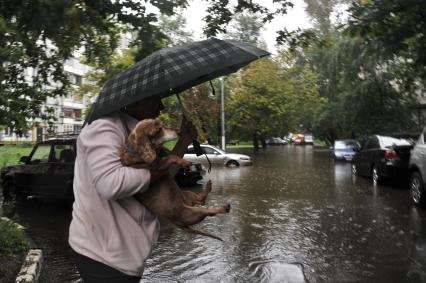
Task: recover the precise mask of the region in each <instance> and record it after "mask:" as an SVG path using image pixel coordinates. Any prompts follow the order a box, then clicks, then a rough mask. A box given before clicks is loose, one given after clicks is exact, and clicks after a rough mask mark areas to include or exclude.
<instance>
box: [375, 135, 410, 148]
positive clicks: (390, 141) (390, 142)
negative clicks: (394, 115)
mask: <svg viewBox="0 0 426 283" xmlns="http://www.w3.org/2000/svg"><path fill="white" fill-rule="evenodd" d="M381 142H382V144H383V146H384V147H391V146H394V145H396V146H403V145H411V143H410V142H409V141H408V140H407V139H396V138H392V137H381Z"/></svg>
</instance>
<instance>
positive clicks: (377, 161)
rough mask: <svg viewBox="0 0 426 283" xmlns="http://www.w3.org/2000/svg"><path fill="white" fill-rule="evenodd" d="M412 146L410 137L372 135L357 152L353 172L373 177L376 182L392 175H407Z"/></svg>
mask: <svg viewBox="0 0 426 283" xmlns="http://www.w3.org/2000/svg"><path fill="white" fill-rule="evenodd" d="M412 148H413V143H412V140H411V139H409V138H395V137H390V136H380V135H374V136H371V137H369V138H368V139H367V141H366V142H365V144H364V145H363V147H362V148H361V150H359V151H358V152H357V153H356V154H355V156H354V158H353V163H352V173H353V174H357V175H363V176H367V177H371V178H372V180H373V183H375V184H376V183H380V182H381V181H382V180H384V179H387V178H390V177H399V178H401V177H406V176H407V173H408V161H409V159H410V150H411V149H412Z"/></svg>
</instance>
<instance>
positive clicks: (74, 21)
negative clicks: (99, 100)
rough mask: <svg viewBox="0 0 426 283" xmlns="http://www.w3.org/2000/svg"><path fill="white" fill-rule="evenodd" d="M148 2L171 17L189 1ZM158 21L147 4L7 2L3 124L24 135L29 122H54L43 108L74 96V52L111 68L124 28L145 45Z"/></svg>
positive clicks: (0, 88) (1, 21) (2, 42)
mask: <svg viewBox="0 0 426 283" xmlns="http://www.w3.org/2000/svg"><path fill="white" fill-rule="evenodd" d="M147 2H150V3H151V4H152V5H153V6H155V7H157V8H159V10H160V12H162V13H168V14H172V13H173V11H174V9H175V8H176V7H178V6H180V7H185V6H186V1H183V0H181V1H168V0H162V1H154V0H152V1H147ZM155 20H156V18H155V16H154V15H153V14H146V13H145V3H142V2H137V1H131V0H124V1H108V0H97V1H76V0H72V1H65V0H58V1H42V0H35V1H22V0H21V1H16V0H5V1H1V2H0V62H2V64H0V81H1V82H2V83H1V85H0V105H1V107H0V124H1V125H7V126H8V127H11V128H13V129H14V130H15V131H16V132H17V133H18V134H24V133H25V132H26V130H27V129H28V127H29V126H30V125H28V122H27V121H28V120H27V119H33V118H41V119H42V120H49V119H51V118H52V117H53V116H52V110H51V109H50V110H49V109H43V108H42V104H43V103H44V102H45V101H46V98H47V97H55V96H58V95H64V94H66V93H67V92H68V90H69V82H68V78H67V75H66V73H65V71H64V70H63V62H64V60H66V59H67V58H70V57H71V56H72V52H73V51H75V50H77V49H79V48H81V47H83V50H84V54H85V56H86V58H87V61H88V62H92V63H97V64H101V63H103V62H108V61H109V58H110V55H111V54H112V53H113V51H114V50H115V49H116V47H117V45H118V34H119V33H120V32H121V30H122V28H121V27H123V26H126V27H128V28H130V30H132V31H141V32H140V38H139V39H140V40H147V39H146V38H144V37H143V36H144V35H145V34H143V32H142V31H153V30H155V28H154V26H155V25H154V24H155ZM138 43H140V41H138ZM150 44H151V43H150V42H148V40H147V41H146V43H145V45H144V49H143V51H144V52H151V51H152V50H149V49H148V48H147V46H150ZM26 72H34V73H35V74H34V75H33V76H32V75H28V76H26Z"/></svg>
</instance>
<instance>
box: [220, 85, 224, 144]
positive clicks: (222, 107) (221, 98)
mask: <svg viewBox="0 0 426 283" xmlns="http://www.w3.org/2000/svg"><path fill="white" fill-rule="evenodd" d="M220 86H221V87H220V89H221V92H220V106H221V113H222V149H223V150H225V85H224V83H223V77H221V78H220Z"/></svg>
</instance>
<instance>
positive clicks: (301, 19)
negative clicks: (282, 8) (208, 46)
mask: <svg viewBox="0 0 426 283" xmlns="http://www.w3.org/2000/svg"><path fill="white" fill-rule="evenodd" d="M257 2H259V1H257ZM291 2H292V3H293V4H294V7H293V8H292V9H289V11H288V13H287V14H286V15H284V16H280V17H277V18H275V19H274V20H273V21H272V22H271V23H268V24H266V25H265V26H264V29H263V31H262V37H263V39H264V40H265V41H266V43H267V44H268V48H269V50H270V51H272V52H275V48H274V45H275V38H276V36H277V34H276V31H277V30H280V29H282V28H283V27H286V28H287V29H288V30H295V29H297V28H308V27H310V26H311V24H310V22H309V19H308V17H307V15H306V12H305V10H304V7H305V4H304V2H303V0H292V1H291ZM260 3H261V4H262V5H264V6H267V7H268V8H273V7H274V4H273V3H272V0H263V1H260ZM190 4H191V5H190V6H189V7H188V9H187V10H186V11H185V12H184V16H185V18H186V21H187V26H188V29H189V30H192V31H193V32H194V36H195V37H196V38H197V39H204V36H203V34H202V27H203V24H204V23H203V20H202V19H203V18H204V17H205V15H206V13H205V5H206V4H205V2H203V1H202V0H192V1H190Z"/></svg>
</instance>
